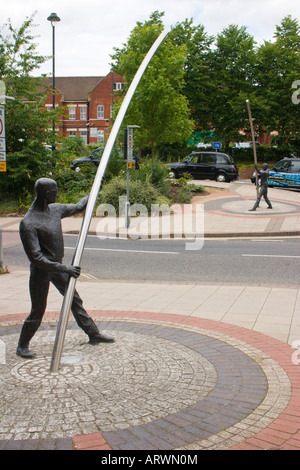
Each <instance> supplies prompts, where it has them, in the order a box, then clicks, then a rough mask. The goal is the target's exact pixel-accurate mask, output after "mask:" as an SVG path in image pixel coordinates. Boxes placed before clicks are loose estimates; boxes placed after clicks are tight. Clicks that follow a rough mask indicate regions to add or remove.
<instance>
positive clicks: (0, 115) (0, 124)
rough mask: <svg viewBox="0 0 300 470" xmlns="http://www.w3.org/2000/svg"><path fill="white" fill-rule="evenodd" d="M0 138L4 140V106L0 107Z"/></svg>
mask: <svg viewBox="0 0 300 470" xmlns="http://www.w3.org/2000/svg"><path fill="white" fill-rule="evenodd" d="M0 138H5V114H4V105H3V104H1V105H0Z"/></svg>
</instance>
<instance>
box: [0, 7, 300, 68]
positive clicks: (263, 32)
mask: <svg viewBox="0 0 300 470" xmlns="http://www.w3.org/2000/svg"><path fill="white" fill-rule="evenodd" d="M156 10H158V11H160V12H165V15H164V19H163V22H164V25H165V28H166V29H169V28H170V26H172V25H175V24H176V23H177V22H181V21H184V20H185V19H186V18H188V19H191V18H193V20H194V25H199V24H203V25H204V26H205V30H206V31H207V33H208V34H209V35H215V34H218V33H220V32H221V31H222V30H223V29H224V28H226V27H227V26H228V25H229V24H232V23H234V24H237V25H239V26H246V27H247V30H248V32H249V33H250V34H251V35H253V36H254V38H255V40H256V41H257V42H258V43H261V42H263V40H271V39H272V37H273V34H274V32H275V27H276V25H278V24H280V22H281V20H282V19H283V18H284V17H285V16H287V15H289V14H290V15H291V16H292V18H297V19H298V20H299V17H300V8H299V0H250V1H249V0H145V1H143V0H113V1H109V0H51V1H49V0H47V1H46V0H25V1H24V0H9V1H6V2H4V1H3V6H2V8H1V22H0V26H2V25H3V24H4V23H5V22H6V21H7V19H8V18H10V19H11V21H12V24H13V26H14V27H19V26H21V24H22V23H23V21H24V20H25V18H26V17H30V16H31V15H32V14H33V13H34V12H35V11H36V12H37V13H36V15H35V17H34V23H35V24H36V25H37V27H36V28H34V29H33V33H34V35H35V36H38V37H37V38H36V40H35V42H36V43H37V44H39V47H38V53H40V54H42V55H47V56H51V54H52V28H51V24H50V22H49V21H47V17H48V16H49V15H50V14H51V13H52V12H55V13H57V15H58V16H59V17H60V18H61V21H60V22H59V23H58V25H57V26H56V28H55V38H56V62H55V64H56V76H98V75H99V76H101V75H106V74H107V73H108V72H109V70H110V65H109V64H110V62H111V58H110V54H112V53H113V48H114V47H121V46H122V44H123V43H126V41H127V39H128V38H129V36H130V32H131V31H132V29H133V28H134V26H135V25H136V22H137V21H141V22H144V21H146V20H147V19H149V16H150V14H151V13H152V12H154V11H156ZM51 72H52V60H51V59H50V60H48V61H47V62H45V64H44V65H43V66H42V68H41V69H39V72H36V73H35V75H37V74H38V73H46V74H49V75H50V74H51Z"/></svg>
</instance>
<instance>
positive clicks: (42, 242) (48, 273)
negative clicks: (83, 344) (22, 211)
mask: <svg viewBox="0 0 300 470" xmlns="http://www.w3.org/2000/svg"><path fill="white" fill-rule="evenodd" d="M35 193H36V198H35V200H34V202H33V204H32V206H31V207H30V209H29V210H28V212H27V214H26V215H25V217H24V218H23V219H22V220H21V222H20V238H21V241H22V244H23V247H24V250H25V252H26V255H27V257H28V259H29V261H30V281H29V290H30V297H31V311H30V314H29V316H28V317H27V318H26V320H25V322H24V324H23V326H22V330H21V333H20V338H19V342H18V347H17V351H16V352H17V355H19V356H21V357H23V358H25V359H32V358H34V357H35V354H34V353H33V352H31V351H30V350H29V342H30V340H31V338H32V337H33V336H34V334H35V332H36V331H37V329H38V328H39V326H40V324H41V321H42V318H43V315H44V312H45V309H46V304H47V296H48V290H49V285H50V282H52V283H53V284H54V286H55V287H56V288H57V289H58V290H59V292H60V293H61V294H62V295H64V293H65V289H66V286H67V283H68V279H69V276H72V277H75V278H78V277H79V275H80V267H76V266H66V265H64V264H63V257H64V240H63V233H62V227H61V219H63V218H64V217H69V216H72V215H75V214H78V213H81V212H83V211H84V210H85V208H86V205H87V201H88V196H86V197H85V198H83V199H81V200H80V201H79V202H78V203H77V204H58V203H56V199H57V196H58V188H57V184H56V182H55V181H54V180H51V179H49V178H41V179H39V180H37V181H36V184H35ZM71 311H72V313H73V315H74V318H75V320H76V322H77V324H78V325H79V326H80V328H82V330H83V331H84V332H85V333H86V334H87V335H88V337H89V342H90V343H91V344H97V343H101V342H113V341H114V338H112V337H111V336H109V335H105V334H103V333H101V332H100V331H99V329H98V327H97V326H96V325H95V323H94V321H93V320H92V319H91V317H90V316H89V315H88V313H87V312H86V311H85V309H84V308H83V304H82V300H81V298H80V297H79V295H78V293H77V291H75V293H74V298H73V303H72V307H71Z"/></svg>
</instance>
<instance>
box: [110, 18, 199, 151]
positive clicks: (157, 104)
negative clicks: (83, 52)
mask: <svg viewBox="0 0 300 470" xmlns="http://www.w3.org/2000/svg"><path fill="white" fill-rule="evenodd" d="M162 16H163V13H158V12H154V13H153V14H152V15H151V16H150V19H149V20H148V21H146V22H145V23H144V24H143V23H140V22H138V23H137V26H136V27H135V28H134V29H133V31H132V32H131V36H130V38H129V39H128V42H127V44H126V45H125V46H124V47H123V48H122V49H115V54H114V55H113V56H112V59H113V61H114V63H113V67H114V69H115V70H117V72H118V73H120V74H121V75H122V76H123V77H124V78H125V82H126V84H127V87H128V86H129V85H130V83H131V81H132V79H133V77H134V75H135V73H136V71H137V69H138V67H139V65H140V63H141V62H142V60H143V58H144V56H145V55H146V53H147V52H148V50H149V49H150V47H151V46H152V44H153V42H154V41H155V40H156V39H157V37H158V36H159V34H160V33H161V32H162V29H163V25H162V20H161V17H162ZM185 62H186V47H185V45H184V44H182V45H177V44H176V43H175V42H173V41H172V39H171V38H168V37H167V38H166V39H165V40H164V42H163V44H161V45H160V47H159V48H158V50H157V52H156V53H155V55H154V57H153V58H152V60H151V62H150V64H149V65H148V67H147V70H146V71H145V73H144V75H143V77H142V79H141V82H140V84H139V86H138V88H137V90H136V92H135V95H134V97H133V99H132V101H131V104H130V106H129V109H128V112H127V115H126V118H125V125H126V124H132V123H134V124H135V125H138V126H140V129H139V130H138V131H136V133H135V144H136V146H137V147H141V148H144V147H149V148H150V149H151V155H152V158H154V154H155V150H156V147H157V145H158V144H161V143H163V142H169V143H173V142H184V141H186V140H187V139H188V137H189V136H190V134H191V132H192V129H193V122H192V120H191V118H190V112H189V108H188V101H187V98H186V97H185V96H184V94H183V93H182V90H183V85H184V82H183V76H184V66H185ZM118 105H119V106H120V105H121V100H120V101H119V102H118ZM118 105H116V106H115V109H117V107H118Z"/></svg>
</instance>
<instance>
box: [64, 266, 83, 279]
mask: <svg viewBox="0 0 300 470" xmlns="http://www.w3.org/2000/svg"><path fill="white" fill-rule="evenodd" d="M66 268H67V274H69V276H71V277H75V278H76V279H77V278H78V277H79V276H80V272H81V268H80V267H79V266H67V267H66Z"/></svg>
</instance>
